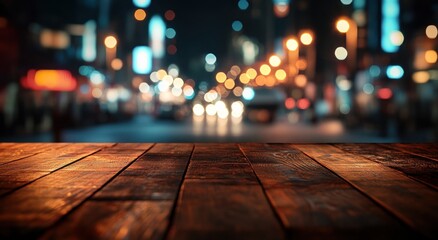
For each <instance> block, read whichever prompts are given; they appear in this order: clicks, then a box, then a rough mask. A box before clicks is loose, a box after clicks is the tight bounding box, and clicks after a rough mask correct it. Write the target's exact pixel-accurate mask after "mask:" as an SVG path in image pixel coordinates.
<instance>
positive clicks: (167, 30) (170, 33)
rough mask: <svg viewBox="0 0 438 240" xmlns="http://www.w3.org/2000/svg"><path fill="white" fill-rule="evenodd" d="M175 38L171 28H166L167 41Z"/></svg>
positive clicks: (173, 30) (174, 32)
mask: <svg viewBox="0 0 438 240" xmlns="http://www.w3.org/2000/svg"><path fill="white" fill-rule="evenodd" d="M175 36H176V31H175V29H173V28H168V29H166V37H167V38H168V39H174V38H175Z"/></svg>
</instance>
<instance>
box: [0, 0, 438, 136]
mask: <svg viewBox="0 0 438 240" xmlns="http://www.w3.org/2000/svg"><path fill="white" fill-rule="evenodd" d="M437 25H438V2H437V1H434V0H421V1H413V0H412V1H411V0H330V1H320V0H319V1H318V0H226V1H225V0H224V1H195V0H184V1H178V0H160V1H158V0H132V1H131V0H129V1H128V0H72V1H55V0H38V1H31V0H0V133H1V136H0V141H125V142H129V141H131V142H132V141H163V142H170V141H178V142H184V141H269V142H290V141H295V142H297V141H304V142H309V141H310V142H312V141H313V142H334V141H335V142H339V141H346V142H376V141H377V142H388V141H389V142H391V141H393V142H437V141H438V64H437V58H438V56H437V49H438V40H437V34H438V30H437Z"/></svg>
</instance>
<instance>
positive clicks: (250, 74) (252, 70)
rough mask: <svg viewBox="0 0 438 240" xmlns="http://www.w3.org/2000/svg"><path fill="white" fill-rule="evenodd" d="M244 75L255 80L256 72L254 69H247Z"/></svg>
mask: <svg viewBox="0 0 438 240" xmlns="http://www.w3.org/2000/svg"><path fill="white" fill-rule="evenodd" d="M246 74H247V75H248V76H249V78H250V79H255V78H256V77H257V70H255V69H254V68H248V70H246Z"/></svg>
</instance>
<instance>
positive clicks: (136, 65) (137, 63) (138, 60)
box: [132, 46, 152, 74]
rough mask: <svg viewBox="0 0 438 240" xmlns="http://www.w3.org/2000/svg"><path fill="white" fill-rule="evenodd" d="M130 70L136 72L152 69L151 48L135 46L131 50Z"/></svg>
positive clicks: (141, 72)
mask: <svg viewBox="0 0 438 240" xmlns="http://www.w3.org/2000/svg"><path fill="white" fill-rule="evenodd" d="M132 70H134V72H135V73H138V74H148V73H150V72H151V71H152V50H151V48H150V47H147V46H139V47H135V48H134V50H132Z"/></svg>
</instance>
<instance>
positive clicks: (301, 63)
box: [295, 59, 307, 70]
mask: <svg viewBox="0 0 438 240" xmlns="http://www.w3.org/2000/svg"><path fill="white" fill-rule="evenodd" d="M295 65H296V66H297V68H298V69H299V70H306V68H307V61H306V60H305V59H298V61H297V62H296V64H295Z"/></svg>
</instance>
